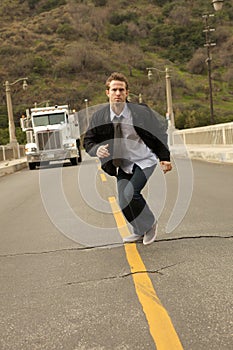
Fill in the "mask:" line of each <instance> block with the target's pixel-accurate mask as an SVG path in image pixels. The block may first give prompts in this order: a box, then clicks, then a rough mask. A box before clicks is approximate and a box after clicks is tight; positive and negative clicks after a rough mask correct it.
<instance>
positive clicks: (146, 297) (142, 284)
mask: <svg viewBox="0 0 233 350" xmlns="http://www.w3.org/2000/svg"><path fill="white" fill-rule="evenodd" d="M108 200H109V203H110V205H111V208H112V212H113V215H114V218H115V220H116V223H117V227H118V229H119V232H120V234H121V236H122V237H125V236H128V235H129V234H130V233H129V230H128V228H127V225H126V222H125V219H124V217H123V214H122V212H121V210H120V208H119V206H118V204H117V202H116V199H115V197H109V198H108ZM124 247H125V252H126V257H127V260H128V263H129V266H130V269H131V272H132V277H133V281H134V285H135V289H136V293H137V296H138V299H139V301H140V303H141V305H142V308H143V311H144V313H145V316H146V318H147V322H148V324H149V329H150V333H151V336H152V338H153V340H154V342H155V344H156V348H157V350H183V347H182V344H181V342H180V340H179V337H178V335H177V333H176V331H175V328H174V326H173V324H172V321H171V319H170V317H169V315H168V313H167V311H166V309H165V308H164V307H163V305H162V303H161V302H160V300H159V298H158V296H157V294H156V292H155V290H154V287H153V284H152V282H151V279H150V277H149V275H148V274H147V273H146V267H145V265H144V263H143V261H142V259H141V257H140V254H139V253H138V250H137V248H136V244H135V243H133V244H132V243H131V244H125V245H124ZM140 272H141V273H140Z"/></svg>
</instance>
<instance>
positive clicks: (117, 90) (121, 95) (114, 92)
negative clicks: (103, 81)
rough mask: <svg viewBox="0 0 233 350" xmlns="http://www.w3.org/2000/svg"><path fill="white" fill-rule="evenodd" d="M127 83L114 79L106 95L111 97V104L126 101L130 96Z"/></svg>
mask: <svg viewBox="0 0 233 350" xmlns="http://www.w3.org/2000/svg"><path fill="white" fill-rule="evenodd" d="M128 93H129V92H128V90H126V84H125V82H124V81H118V80H112V81H111V83H110V85H109V89H108V90H106V95H107V96H108V98H109V102H110V104H117V103H118V102H121V103H122V102H126V98H127V96H128Z"/></svg>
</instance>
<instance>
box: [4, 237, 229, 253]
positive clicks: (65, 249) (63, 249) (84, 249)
mask: <svg viewBox="0 0 233 350" xmlns="http://www.w3.org/2000/svg"><path fill="white" fill-rule="evenodd" d="M230 238H233V235H232V236H218V235H212V236H204V235H199V236H191V237H174V238H164V239H159V240H157V241H155V242H154V243H160V242H173V241H180V240H195V239H230ZM121 246H124V243H123V242H122V243H110V244H101V245H95V246H88V247H77V248H62V249H54V250H45V251H40V252H24V253H11V254H0V258H8V257H15V256H26V255H43V254H51V253H59V252H69V251H86V250H95V249H98V248H111V247H121Z"/></svg>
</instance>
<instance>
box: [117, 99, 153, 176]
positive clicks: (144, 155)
mask: <svg viewBox="0 0 233 350" xmlns="http://www.w3.org/2000/svg"><path fill="white" fill-rule="evenodd" d="M120 116H122V117H123V119H122V121H121V130H122V135H123V139H122V147H121V148H122V149H123V155H122V158H123V160H122V165H121V168H122V170H123V171H124V172H126V173H128V174H131V173H132V170H133V166H134V164H137V165H138V166H139V167H140V168H141V169H145V168H148V167H151V166H153V165H155V164H157V162H158V160H157V156H156V155H155V154H154V153H153V152H152V151H151V149H150V148H149V147H147V145H146V144H145V143H144V142H143V140H142V139H141V138H140V137H139V135H138V134H137V133H136V130H135V129H134V127H133V119H132V115H131V111H130V109H129V108H128V107H127V104H125V107H124V109H123V111H122V113H121V114H120V115H116V114H115V113H114V112H113V110H112V109H111V107H110V118H111V121H113V118H114V117H116V118H119V117H120ZM142 118H143V116H142Z"/></svg>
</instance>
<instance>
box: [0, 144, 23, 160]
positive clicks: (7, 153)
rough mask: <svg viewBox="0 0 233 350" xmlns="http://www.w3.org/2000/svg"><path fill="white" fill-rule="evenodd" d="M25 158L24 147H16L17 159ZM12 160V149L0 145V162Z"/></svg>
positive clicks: (8, 146)
mask: <svg viewBox="0 0 233 350" xmlns="http://www.w3.org/2000/svg"><path fill="white" fill-rule="evenodd" d="M21 157H25V151H24V145H18V158H21ZM12 159H14V155H13V148H12V147H11V146H10V145H4V146H3V145H0V162H2V161H5V160H12Z"/></svg>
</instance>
